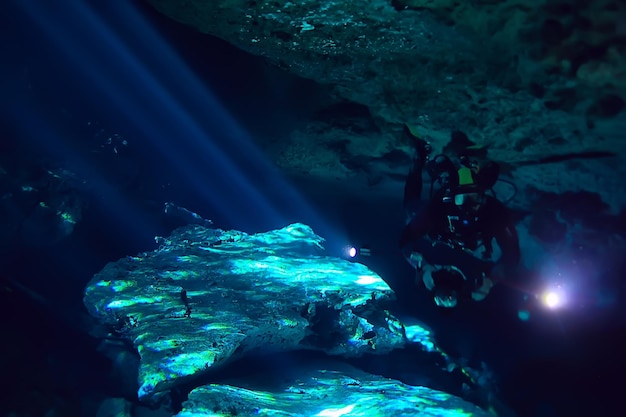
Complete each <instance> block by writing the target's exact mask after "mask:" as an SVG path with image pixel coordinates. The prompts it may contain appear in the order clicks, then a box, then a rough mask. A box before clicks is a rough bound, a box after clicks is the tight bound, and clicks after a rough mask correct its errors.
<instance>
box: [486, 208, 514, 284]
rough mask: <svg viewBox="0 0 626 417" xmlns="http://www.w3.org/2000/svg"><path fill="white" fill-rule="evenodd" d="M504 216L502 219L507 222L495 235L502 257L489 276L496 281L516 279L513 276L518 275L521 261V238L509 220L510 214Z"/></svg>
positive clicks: (503, 223)
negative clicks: (517, 271)
mask: <svg viewBox="0 0 626 417" xmlns="http://www.w3.org/2000/svg"><path fill="white" fill-rule="evenodd" d="M507 212H508V210H507ZM503 216H504V217H502V218H503V219H506V221H504V222H502V224H501V225H500V227H499V228H498V230H496V231H495V234H494V237H495V239H496V243H497V244H498V246H499V247H500V249H501V251H502V255H501V256H500V258H499V259H498V260H497V261H496V263H495V265H494V266H493V268H492V270H491V273H490V274H489V275H490V277H491V278H492V279H495V280H500V279H506V278H514V277H513V276H511V275H514V274H515V273H516V270H517V267H518V266H519V264H520V260H521V251H520V246H519V237H518V235H517V230H516V229H515V224H514V223H513V222H512V221H510V220H509V216H508V213H506V214H503Z"/></svg>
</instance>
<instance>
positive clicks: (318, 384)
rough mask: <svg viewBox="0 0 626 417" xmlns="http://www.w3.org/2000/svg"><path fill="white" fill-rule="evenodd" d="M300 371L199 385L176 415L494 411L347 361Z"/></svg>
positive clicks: (453, 415) (332, 416)
mask: <svg viewBox="0 0 626 417" xmlns="http://www.w3.org/2000/svg"><path fill="white" fill-rule="evenodd" d="M328 365H330V366H328ZM339 368H340V369H339ZM297 372H298V373H299V374H298V375H291V376H290V380H289V382H287V381H285V380H279V381H276V380H275V378H272V375H267V374H263V375H259V381H257V382H252V383H251V382H247V383H240V382H237V383H236V384H233V385H223V384H221V385H217V384H211V385H205V386H202V387H199V388H196V389H194V390H193V391H191V393H190V394H189V400H188V401H186V402H185V403H184V404H183V406H184V408H183V410H182V411H181V412H180V413H179V414H177V417H198V416H205V417H225V416H290V417H296V416H298V417H300V416H302V417H304V416H306V417H315V416H317V417H340V416H368V417H377V416H381V417H382V416H422V417H429V416H433V417H434V416H448V417H461V416H474V417H481V416H485V417H486V416H489V415H491V414H488V413H487V412H485V411H483V410H481V409H480V408H478V407H476V406H475V405H473V404H470V403H468V402H466V401H464V400H461V399H460V398H458V397H455V396H452V395H449V394H446V393H443V392H441V391H436V390H432V389H430V388H426V387H418V386H410V385H405V384H402V383H400V382H398V381H395V380H392V379H387V378H381V377H378V376H374V375H370V374H366V373H364V372H361V371H359V370H356V369H354V368H350V367H348V366H344V365H339V366H337V364H335V365H334V366H333V365H332V364H311V365H310V369H309V370H305V369H302V368H299V369H298V370H297ZM292 373H293V372H292ZM291 378H292V379H291Z"/></svg>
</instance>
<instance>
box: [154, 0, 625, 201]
mask: <svg viewBox="0 0 626 417" xmlns="http://www.w3.org/2000/svg"><path fill="white" fill-rule="evenodd" d="M149 2H150V3H151V4H152V5H153V6H154V7H155V8H156V9H157V10H159V11H160V12H162V13H164V14H165V15H167V16H169V17H171V18H172V19H175V20H177V21H179V22H181V23H183V24H186V25H190V26H192V27H194V28H195V29H197V30H198V31H200V32H203V33H207V34H210V35H213V36H216V37H219V38H222V39H224V40H226V41H227V42H229V43H231V44H233V45H235V46H236V47H238V48H240V49H243V50H245V51H247V52H249V53H251V54H254V55H259V56H263V57H265V58H266V59H267V60H268V61H269V62H270V63H272V64H274V65H276V66H278V67H280V68H282V69H283V70H285V71H287V72H289V73H292V74H295V75H297V76H300V77H303V78H307V79H311V80H314V81H316V82H317V83H319V84H320V85H322V86H324V89H326V90H327V92H328V95H327V103H328V104H327V107H326V108H325V109H324V110H323V111H320V112H318V113H317V117H316V118H315V119H314V120H311V121H310V122H309V123H308V125H307V126H306V127H305V128H302V129H298V130H295V131H293V132H291V134H290V135H289V138H288V140H286V141H281V142H280V143H274V144H271V146H270V145H268V146H267V147H266V151H267V152H268V154H269V155H270V156H271V157H272V158H273V159H274V162H275V163H276V164H277V165H278V166H280V167H282V168H283V169H285V170H289V171H292V172H299V173H305V174H307V175H312V176H319V177H325V178H329V179H338V180H343V179H346V178H348V177H353V176H361V177H363V178H364V179H365V181H366V182H367V184H368V185H369V186H371V187H381V186H384V184H389V183H390V182H396V183H399V182H400V181H402V178H403V176H404V175H405V173H406V172H407V170H408V167H409V164H410V157H411V145H410V143H408V141H407V139H405V138H403V136H402V134H401V132H402V128H403V125H404V124H405V123H406V124H409V125H411V126H413V127H414V128H415V129H416V131H417V132H419V134H421V135H424V136H428V137H429V138H430V140H431V142H432V144H433V147H434V149H435V151H442V150H444V149H446V147H449V146H450V136H451V132H452V131H455V130H460V131H462V132H465V133H466V134H467V135H468V137H469V138H470V139H471V140H472V141H473V142H474V143H476V144H479V145H487V149H488V157H489V158H490V159H493V160H496V161H498V162H500V163H501V164H502V166H503V167H504V170H503V171H504V174H503V175H504V176H505V177H507V176H508V177H510V178H511V179H512V180H513V181H514V182H515V183H516V185H517V187H518V189H519V192H518V193H517V195H516V196H515V199H514V200H513V201H512V202H511V204H513V205H515V206H517V207H521V208H524V207H525V206H526V207H527V206H528V205H529V204H531V202H532V199H531V198H529V197H530V196H531V195H536V194H537V193H536V190H539V191H540V192H556V193H562V192H566V191H580V190H584V191H591V192H598V193H599V194H600V196H601V197H602V199H603V200H604V201H605V202H606V203H607V204H609V205H610V206H611V207H612V208H613V209H619V208H620V207H624V206H626V185H625V183H624V182H623V180H622V178H623V177H624V176H625V175H626V164H625V163H624V161H625V159H626V147H625V146H624V143H623V141H624V135H623V132H624V131H626V117H624V116H625V110H624V99H625V98H626V66H625V65H624V63H625V60H624V57H625V56H626V42H624V41H625V40H626V4H625V3H624V2H621V1H612V0H601V1H570V0H562V1H545V0H544V1H542V0H525V1H524V0H505V1H498V0H473V1H453V0H439V1H437V0H358V1H357V0H343V1H339V0H336V1H332V0H299V1H293V2H291V1H285V0H275V1H262V0H259V1H254V0H220V1H217V0H215V1H207V0H184V1H171V0H149ZM198 53H206V54H211V51H198ZM303 99H306V97H304V98H303Z"/></svg>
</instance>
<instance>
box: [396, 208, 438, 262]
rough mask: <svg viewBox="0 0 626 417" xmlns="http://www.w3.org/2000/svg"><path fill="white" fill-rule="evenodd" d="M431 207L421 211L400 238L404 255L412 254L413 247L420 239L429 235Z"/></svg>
mask: <svg viewBox="0 0 626 417" xmlns="http://www.w3.org/2000/svg"><path fill="white" fill-rule="evenodd" d="M431 211H432V208H431V205H430V204H429V205H428V207H426V208H425V209H423V210H421V211H419V212H418V213H416V214H415V216H414V217H413V218H412V219H411V221H410V222H409V223H408V224H407V225H406V226H405V227H404V229H403V230H402V235H401V236H400V248H401V250H402V252H403V253H405V255H406V254H410V252H412V251H413V250H412V249H413V245H415V243H416V242H417V240H418V239H420V238H422V237H424V236H425V235H426V233H428V229H429V228H430V225H431V223H432V222H431V214H430V213H431Z"/></svg>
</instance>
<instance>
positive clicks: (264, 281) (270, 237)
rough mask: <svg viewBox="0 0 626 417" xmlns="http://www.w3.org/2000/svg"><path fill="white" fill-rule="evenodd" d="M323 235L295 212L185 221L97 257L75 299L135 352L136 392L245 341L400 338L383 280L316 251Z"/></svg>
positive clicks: (364, 346) (338, 342)
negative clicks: (146, 244) (130, 250)
mask: <svg viewBox="0 0 626 417" xmlns="http://www.w3.org/2000/svg"><path fill="white" fill-rule="evenodd" d="M322 243H323V239H322V238H320V237H319V236H317V235H315V233H314V232H313V231H312V230H311V229H310V228H309V227H308V226H305V225H302V224H293V225H290V226H287V227H285V228H283V229H279V230H273V231H269V232H267V233H259V234H254V235H250V234H246V233H243V232H238V231H223V230H219V229H210V228H206V227H202V226H197V225H196V226H186V227H184V228H181V229H177V230H175V231H174V232H173V233H172V235H171V236H170V237H168V238H161V239H160V240H159V244H160V247H159V249H157V250H155V251H153V252H148V253H143V254H140V255H138V256H132V257H127V258H124V259H120V260H118V261H116V262H112V263H109V264H108V265H106V266H105V267H104V268H103V269H102V271H100V272H99V273H97V274H96V275H95V276H94V277H93V279H92V280H91V281H90V282H89V284H88V285H87V288H86V290H85V297H84V303H85V306H86V307H87V309H88V311H89V312H90V314H91V315H93V316H94V317H96V318H97V319H98V320H99V321H100V322H102V323H105V324H109V325H112V326H113V327H114V328H116V329H117V333H118V334H120V335H122V337H125V338H127V339H128V340H129V341H130V342H132V344H133V346H134V348H135V349H136V350H137V352H138V353H139V355H140V356H141V361H140V369H139V397H140V398H141V399H146V398H149V397H151V396H153V395H155V394H156V393H158V392H160V391H165V390H168V389H170V388H172V387H173V386H175V385H177V384H180V383H183V382H189V381H190V380H191V379H193V378H195V377H198V376H201V375H203V374H206V373H207V372H209V371H210V370H212V369H213V368H216V367H218V366H222V365H225V364H227V363H228V362H229V361H231V360H233V359H236V358H238V357H242V356H244V355H246V353H249V352H254V353H262V352H275V351H292V350H301V349H312V350H318V351H322V352H325V353H328V354H331V355H343V356H358V355H361V354H364V353H370V354H372V353H374V354H383V353H386V352H389V351H391V350H393V349H396V348H399V347H402V346H404V345H405V343H407V338H406V335H405V331H404V327H403V325H402V324H401V323H400V322H399V321H398V319H396V318H395V317H393V316H392V315H391V314H390V313H389V312H388V311H386V310H385V309H384V305H385V304H386V303H387V302H388V301H389V300H390V299H392V297H393V292H392V290H391V289H390V288H389V287H388V286H387V284H386V283H385V282H384V281H383V280H382V279H381V277H379V276H378V275H376V274H375V273H374V272H372V271H371V270H369V269H368V268H367V267H366V266H364V265H361V264H358V263H353V262H349V261H346V260H343V259H339V258H333V257H328V256H324V254H323V247H322Z"/></svg>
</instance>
